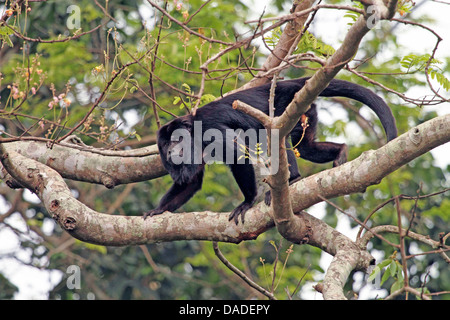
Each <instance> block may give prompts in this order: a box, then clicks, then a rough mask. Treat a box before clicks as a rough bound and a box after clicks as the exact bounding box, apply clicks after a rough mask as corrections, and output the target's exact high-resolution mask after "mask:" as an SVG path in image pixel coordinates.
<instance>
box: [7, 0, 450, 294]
mask: <svg viewBox="0 0 450 320" xmlns="http://www.w3.org/2000/svg"><path fill="white" fill-rule="evenodd" d="M248 2H249V3H251V2H253V4H251V8H254V10H255V13H254V15H253V16H251V17H249V19H251V18H257V17H259V15H260V12H262V10H263V8H264V7H265V6H266V7H267V8H270V6H269V4H270V2H271V1H261V0H260V1H257V0H256V1H254V0H248ZM417 2H418V3H420V2H421V1H417ZM348 4H349V5H351V3H350V1H349V2H348ZM288 9H289V8H287V10H286V12H288ZM424 13H428V14H430V15H432V16H434V17H435V18H436V20H437V21H438V23H437V24H435V25H432V28H433V29H434V30H435V31H436V32H437V33H438V34H440V36H441V37H442V38H443V39H444V40H443V41H442V42H441V44H440V49H439V51H438V54H437V58H444V57H445V56H448V53H449V52H450V19H449V18H448V17H450V5H447V6H446V5H440V4H438V3H435V2H433V1H431V0H429V1H428V3H427V4H426V5H424V6H421V7H420V8H419V9H418V10H417V12H415V13H414V14H413V17H414V16H420V15H422V14H424ZM341 16H342V12H335V11H334V10H321V11H320V12H319V14H317V17H316V19H317V20H316V21H315V25H316V26H317V27H314V28H313V29H312V31H313V32H314V34H315V35H316V36H320V37H321V38H322V40H323V41H324V42H325V43H328V44H330V45H332V46H334V47H335V48H336V47H337V46H338V45H339V43H340V41H342V39H343V36H344V35H345V30H346V29H347V26H346V24H347V22H348V19H342V18H341ZM399 27H400V28H402V32H403V36H402V37H400V39H399V41H400V43H401V44H402V45H404V46H405V47H407V48H408V50H410V52H416V53H426V52H429V51H430V49H432V48H433V46H434V39H432V38H431V39H432V40H430V37H429V35H428V34H427V33H426V32H424V31H422V30H420V29H419V28H411V27H410V26H408V27H404V26H402V25H401V26H399ZM389 52H390V51H389V49H388V48H387V49H386V50H385V52H383V53H382V54H384V55H386V58H389ZM408 94H411V95H413V96H421V95H423V94H425V93H424V92H419V91H415V92H410V93H408ZM437 111H438V113H439V114H440V115H442V114H447V113H450V105H449V104H446V105H441V106H440V107H439V109H438V110H437ZM432 153H433V155H434V156H435V157H436V159H437V160H436V161H437V162H438V164H439V165H441V166H446V165H448V164H450V157H449V156H448V154H449V153H450V146H449V143H447V144H446V145H443V146H441V147H439V148H436V149H434V150H432ZM27 198H29V199H34V201H37V200H36V198H35V196H33V195H32V194H31V193H27ZM323 206H324V205H323V204H318V205H316V206H314V207H312V208H311V209H310V210H309V212H310V213H311V214H313V215H315V216H318V217H320V216H321V215H323ZM7 210H8V206H7V204H6V203H5V202H4V200H3V199H2V198H0V214H2V213H4V212H6V211H7ZM10 219H12V220H15V221H11V220H8V222H9V223H11V224H12V225H14V226H15V227H16V228H18V229H19V230H23V228H26V226H25V225H23V224H22V223H21V219H19V217H14V215H13V216H12V217H11V218H10ZM47 228H48V230H47V232H51V228H52V227H51V226H48V227H47ZM337 229H338V230H339V231H341V232H343V233H344V234H345V235H347V236H349V237H350V238H354V236H355V232H356V231H355V230H352V229H350V227H349V222H348V220H347V219H345V218H342V219H339V223H338V226H337ZM0 243H1V244H2V245H1V247H0V257H2V258H1V259H0V272H2V273H3V274H5V276H7V277H8V278H9V279H10V281H12V282H13V283H14V284H15V285H16V286H18V287H19V288H20V292H19V294H17V295H16V297H15V298H16V299H47V297H48V294H47V293H48V291H49V290H50V289H51V288H52V287H53V285H55V284H57V283H58V282H59V281H60V279H61V277H62V276H63V275H64V274H63V272H61V271H56V270H55V271H47V270H39V269H36V268H32V267H26V266H24V265H22V264H20V263H18V262H17V261H15V260H13V259H5V258H4V257H5V255H8V254H10V253H13V252H18V251H19V249H20V247H19V242H18V240H17V236H16V235H15V234H14V233H13V232H12V231H10V230H8V229H4V230H2V231H0ZM19 257H20V259H23V260H24V261H27V259H29V254H28V253H27V252H26V251H21V252H20V254H19ZM331 258H332V257H331V256H329V255H328V254H324V255H323V258H322V260H321V267H322V268H323V269H326V268H327V266H328V265H329V263H330V261H331ZM376 258H377V259H382V258H383V257H382V256H381V253H380V256H379V257H376ZM40 263H42V265H43V266H45V261H41V262H40ZM317 280H319V279H317ZM311 285H312V284H311ZM302 294H303V297H304V298H310V299H321V298H322V296H321V294H318V293H316V292H314V291H313V290H312V289H309V290H305V292H303V293H302ZM376 294H381V295H383V294H385V293H383V292H379V291H377V290H375V289H374V288H373V287H367V288H365V289H364V290H362V292H361V298H362V299H365V298H373V297H374V295H376Z"/></svg>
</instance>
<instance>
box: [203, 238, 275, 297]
mask: <svg viewBox="0 0 450 320" xmlns="http://www.w3.org/2000/svg"><path fill="white" fill-rule="evenodd" d="M212 244H213V249H214V253H215V254H216V256H217V258H219V260H220V261H221V262H222V263H223V264H224V265H225V266H226V267H227V268H228V269H230V270H231V271H232V272H234V273H235V274H236V275H237V276H239V277H240V278H241V279H242V280H244V281H245V282H246V283H247V284H248V285H249V286H250V287H252V288H254V289H256V290H257V291H259V292H261V293H262V294H263V295H265V296H266V297H268V298H269V299H270V300H277V298H275V296H274V295H273V293H271V292H269V291H267V290H266V289H264V288H263V287H261V286H260V285H258V284H257V283H256V282H254V281H253V280H251V279H250V278H249V277H247V275H246V274H245V273H243V272H242V271H241V270H239V269H238V268H236V267H235V266H234V265H233V264H232V263H231V262H230V261H228V260H227V258H225V256H224V255H223V253H222V252H221V251H220V249H219V244H218V243H217V242H216V241H213V243H212Z"/></svg>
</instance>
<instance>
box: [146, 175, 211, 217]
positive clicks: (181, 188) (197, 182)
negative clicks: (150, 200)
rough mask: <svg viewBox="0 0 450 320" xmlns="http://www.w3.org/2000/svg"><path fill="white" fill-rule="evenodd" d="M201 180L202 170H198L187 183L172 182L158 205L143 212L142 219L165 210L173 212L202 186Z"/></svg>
mask: <svg viewBox="0 0 450 320" xmlns="http://www.w3.org/2000/svg"><path fill="white" fill-rule="evenodd" d="M202 182H203V171H201V172H199V173H198V174H197V175H196V176H194V178H193V179H192V180H191V181H190V182H188V183H182V184H178V183H174V184H173V185H172V187H170V189H169V191H167V193H166V194H165V195H164V196H163V197H162V198H161V201H160V202H159V205H158V207H157V208H155V209H153V210H150V211H147V212H146V213H144V220H145V219H146V218H147V217H151V216H156V215H158V214H161V213H163V212H165V211H170V212H173V211H175V210H177V209H178V208H179V207H181V206H182V205H183V204H185V203H186V202H187V201H188V200H189V199H190V198H192V196H193V195H194V194H195V193H196V192H197V191H198V190H200V189H201V188H202Z"/></svg>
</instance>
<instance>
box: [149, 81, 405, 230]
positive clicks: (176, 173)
mask: <svg viewBox="0 0 450 320" xmlns="http://www.w3.org/2000/svg"><path fill="white" fill-rule="evenodd" d="M307 80H308V78H300V79H294V80H286V81H280V82H278V83H277V86H276V90H275V103H274V106H275V116H279V115H281V114H282V113H283V111H284V110H285V109H286V107H287V105H288V104H289V103H290V102H291V100H292V99H293V98H294V95H295V93H296V92H297V91H299V90H300V89H301V88H302V87H303V86H304V85H305V82H306V81H307ZM270 86H271V84H270V83H268V84H265V85H262V86H259V87H256V88H251V89H248V90H243V91H239V92H236V93H234V94H231V95H229V96H226V97H224V98H222V99H220V100H217V101H213V102H211V103H208V104H207V105H205V106H203V107H202V108H199V109H198V110H197V113H196V115H195V116H193V115H185V116H182V117H179V118H177V119H174V120H172V121H170V122H169V123H167V124H166V125H164V126H162V127H161V128H160V129H159V131H158V148H159V152H160V156H161V159H162V162H163V164H164V167H165V168H166V169H167V171H168V172H169V174H170V175H171V177H172V179H173V182H174V183H173V185H172V187H171V188H170V189H169V191H168V192H167V193H166V194H165V195H164V196H163V197H162V199H161V201H160V203H159V205H158V207H157V208H156V209H153V210H150V211H148V212H146V213H145V214H144V219H145V218H147V217H149V216H153V215H158V214H161V213H163V212H165V211H174V210H176V209H178V208H179V207H181V206H182V205H183V204H184V203H186V202H187V201H188V200H189V199H190V198H191V197H192V196H193V195H194V194H195V193H196V192H197V191H198V190H200V189H201V187H202V180H203V172H204V167H205V164H206V162H205V160H204V159H203V157H204V154H203V152H204V151H205V148H207V147H208V145H209V144H211V141H200V142H199V144H198V145H197V146H199V147H198V148H200V150H197V152H196V151H195V150H194V149H195V148H194V147H193V146H192V149H191V150H189V149H186V150H180V149H179V148H178V149H177V146H179V145H180V144H181V142H182V141H183V140H182V139H186V138H193V139H194V140H195V139H198V137H195V136H194V131H195V130H194V122H195V121H201V130H202V131H201V133H200V132H198V133H200V134H201V135H203V134H204V133H205V132H206V131H207V130H208V129H217V130H220V132H222V136H223V139H224V140H226V134H225V131H226V130H227V129H232V130H236V129H242V130H244V131H245V130H248V129H256V130H258V129H263V126H262V125H261V124H260V123H259V122H258V121H257V120H255V119H254V118H252V117H251V116H249V115H247V114H244V113H242V112H240V111H237V110H234V109H232V103H233V102H234V101H235V100H240V101H242V102H245V103H247V104H249V105H251V106H253V107H255V108H258V109H259V110H261V111H263V112H264V113H266V114H268V113H269V91H270ZM320 96H323V97H335V96H340V97H347V98H351V99H354V100H357V101H360V102H362V103H364V104H366V105H367V106H368V107H370V108H371V109H372V110H373V111H374V112H375V113H376V114H377V116H378V118H379V119H380V120H381V123H382V125H383V127H384V130H385V132H386V136H387V140H388V141H390V140H392V139H394V138H396V136H397V128H396V125H395V119H394V117H393V115H392V112H391V110H390V108H389V107H388V105H387V104H386V103H385V102H384V100H383V99H381V98H380V97H379V96H377V95H376V94H375V93H373V92H372V91H370V90H369V89H366V88H364V87H362V86H360V85H357V84H354V83H351V82H348V81H343V80H336V79H334V80H332V81H331V82H330V84H329V85H328V87H327V88H326V89H325V90H323V91H322V93H321V94H320ZM305 115H306V116H307V117H308V122H309V128H307V129H306V131H305V134H304V137H303V139H301V137H302V135H303V127H302V126H301V124H300V122H299V123H298V124H297V125H296V126H295V127H294V129H293V130H292V131H291V133H290V136H291V140H292V145H294V146H295V145H297V144H298V146H297V148H298V151H299V152H300V155H301V157H302V158H303V159H306V160H309V161H312V162H316V163H324V162H330V161H333V165H334V166H338V165H340V164H342V163H344V162H346V161H347V146H346V145H345V144H338V143H333V142H316V141H315V138H316V128H317V110H316V107H315V105H312V106H311V108H310V109H309V110H308V111H307V112H306V114H305ZM177 129H185V132H188V134H189V135H191V137H186V136H184V137H182V138H179V139H174V138H173V136H172V134H173V133H174V131H176V130H177ZM173 140H175V141H173ZM300 140H301V141H300ZM194 144H195V142H194ZM194 144H193V145H194ZM223 148H224V150H223V154H225V153H226V151H227V150H225V149H227V148H230V145H229V144H226V143H225V144H224V145H223ZM232 148H234V149H237V146H236V144H235V145H234V146H233V147H232ZM189 151H192V152H190V153H191V154H190V155H188V154H184V155H185V156H187V159H189V160H192V161H188V162H189V163H177V164H176V163H174V162H173V160H172V158H171V156H172V155H173V154H174V153H175V154H176V155H177V156H179V157H180V156H183V152H185V153H189ZM199 151H201V152H200V157H199V158H200V159H197V161H194V160H195V159H193V158H194V157H195V155H196V154H197V156H198V154H199ZM286 151H287V155H288V161H289V165H290V167H289V170H290V178H289V181H290V182H292V181H294V180H297V179H298V178H299V177H300V173H299V171H298V167H297V162H296V157H295V155H294V153H293V151H292V149H289V148H286ZM216 152H217V150H216ZM234 160H237V159H236V158H235V159H234ZM228 165H229V167H230V169H231V172H232V173H233V176H234V178H235V179H236V182H237V184H238V185H239V188H240V190H241V191H242V193H243V195H244V197H245V199H244V201H243V202H242V203H241V204H240V205H238V206H237V207H236V208H235V209H234V210H233V211H232V213H231V214H230V216H229V220H232V219H234V221H235V222H236V224H237V223H238V217H239V216H241V220H242V222H244V214H245V212H246V211H247V210H248V209H249V208H251V207H252V206H253V204H254V202H255V200H256V196H257V183H256V180H255V171H254V167H253V165H252V164H250V163H249V162H248V161H244V163H242V162H241V163H236V162H234V163H230V164H228ZM269 201H270V200H269ZM267 202H268V201H267V197H266V203H267Z"/></svg>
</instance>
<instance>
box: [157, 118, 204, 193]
mask: <svg viewBox="0 0 450 320" xmlns="http://www.w3.org/2000/svg"><path fill="white" fill-rule="evenodd" d="M193 127H194V119H193V116H192V115H186V116H182V117H179V118H176V119H174V120H172V121H170V122H169V123H167V124H165V125H164V126H162V127H161V128H160V129H159V130H158V149H159V154H160V156H161V160H162V163H163V165H164V168H166V170H167V171H168V172H169V174H170V176H171V177H172V179H173V181H174V182H175V183H178V184H182V183H188V182H190V181H191V180H192V179H193V178H194V177H195V176H196V174H198V173H199V171H201V170H203V167H204V162H203V159H202V156H201V153H202V145H201V141H200V145H199V148H194V139H195V137H194V134H193ZM199 138H200V139H201V137H199ZM197 149H198V150H197ZM196 153H200V156H198V155H197V156H196Z"/></svg>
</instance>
